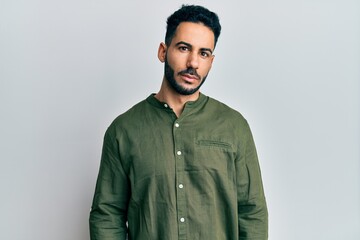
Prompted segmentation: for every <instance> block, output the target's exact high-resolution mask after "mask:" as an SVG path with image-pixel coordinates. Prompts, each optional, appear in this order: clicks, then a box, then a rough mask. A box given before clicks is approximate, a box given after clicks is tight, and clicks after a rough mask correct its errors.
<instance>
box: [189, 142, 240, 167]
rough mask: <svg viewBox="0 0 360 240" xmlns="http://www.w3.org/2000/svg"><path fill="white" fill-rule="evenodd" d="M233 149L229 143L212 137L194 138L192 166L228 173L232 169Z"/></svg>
mask: <svg viewBox="0 0 360 240" xmlns="http://www.w3.org/2000/svg"><path fill="white" fill-rule="evenodd" d="M233 159H234V150H233V147H232V145H231V144H230V143H227V142H224V141H218V140H212V139H196V140H195V142H194V159H193V162H192V163H191V165H192V167H193V168H195V169H198V170H207V171H216V172H219V173H225V174H229V171H231V169H234V161H233Z"/></svg>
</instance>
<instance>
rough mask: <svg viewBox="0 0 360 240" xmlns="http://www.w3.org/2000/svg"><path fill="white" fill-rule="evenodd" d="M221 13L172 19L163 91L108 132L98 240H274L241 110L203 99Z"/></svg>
mask: <svg viewBox="0 0 360 240" xmlns="http://www.w3.org/2000/svg"><path fill="white" fill-rule="evenodd" d="M220 30H221V26H220V23H219V19H218V17H217V15H216V14H215V13H213V12H210V11H209V10H207V9H206V8H203V7H201V6H182V7H181V8H180V9H179V10H178V11H176V12H175V13H173V14H172V15H171V16H170V17H169V18H168V20H167V31H166V36H165V43H161V44H160V46H159V50H158V58H159V60H160V61H161V62H163V63H164V68H165V70H164V77H163V81H162V85H161V88H160V91H159V92H158V93H157V94H152V95H150V96H149V97H148V98H147V99H146V100H144V101H142V102H140V103H138V104H137V105H135V106H134V107H132V108H131V109H130V110H128V111H127V112H125V113H124V114H122V115H120V116H119V117H118V118H116V119H115V120H114V122H113V123H112V124H111V125H110V126H109V128H108V130H107V131H106V133H105V137H104V145H103V153H102V159H101V165H100V171H99V176H98V180H97V185H96V190H95V195H94V200H93V205H92V210H91V213H90V233H91V239H92V240H110V239H111V240H115V239H117V240H125V239H126V238H127V237H128V239H131V240H150V239H152V240H176V239H188V240H197V239H201V240H212V239H213V240H222V239H223V240H232V239H234V240H235V239H248V240H250V239H251V240H255V239H256V240H263V239H267V208H266V202H265V197H264V192H263V187H262V180H261V174H260V168H259V164H258V160H257V155H256V150H255V146H254V142H253V138H252V135H251V132H250V129H249V126H248V124H247V122H246V120H245V119H244V118H243V117H242V116H241V115H240V114H239V113H238V112H236V111H235V110H232V109H231V108H229V107H227V106H226V105H224V104H222V103H220V102H218V101H216V100H214V99H212V98H209V97H207V96H205V95H204V94H202V93H200V91H199V89H200V86H201V85H202V84H203V83H204V81H205V79H206V76H207V74H208V73H209V71H210V69H211V65H212V62H213V60H214V55H213V51H214V48H215V45H216V42H217V39H218V37H219V35H220Z"/></svg>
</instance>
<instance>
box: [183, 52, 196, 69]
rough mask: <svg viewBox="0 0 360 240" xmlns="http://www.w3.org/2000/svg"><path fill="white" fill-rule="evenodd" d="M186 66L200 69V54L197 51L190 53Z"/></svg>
mask: <svg viewBox="0 0 360 240" xmlns="http://www.w3.org/2000/svg"><path fill="white" fill-rule="evenodd" d="M186 66H187V67H188V68H194V69H198V68H199V56H198V54H196V53H195V52H191V53H189V56H188V59H187V64H186Z"/></svg>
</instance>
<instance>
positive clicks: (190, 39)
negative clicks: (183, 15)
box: [171, 22, 215, 49]
mask: <svg viewBox="0 0 360 240" xmlns="http://www.w3.org/2000/svg"><path fill="white" fill-rule="evenodd" d="M180 41H183V42H186V43H189V44H191V45H192V46H194V47H199V48H210V49H214V47H215V36H214V33H213V31H212V30H211V29H210V28H209V27H207V26H205V25H204V24H202V23H193V22H182V23H180V24H179V26H178V27H177V29H176V32H175V35H174V38H173V39H172V41H171V45H174V44H176V43H178V42H180Z"/></svg>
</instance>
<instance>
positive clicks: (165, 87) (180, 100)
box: [155, 78, 200, 117]
mask: <svg viewBox="0 0 360 240" xmlns="http://www.w3.org/2000/svg"><path fill="white" fill-rule="evenodd" d="M199 95H200V92H199V91H196V92H195V93H193V94H191V95H181V94H179V93H177V92H176V91H175V90H174V89H173V88H171V87H170V86H169V84H168V82H167V80H166V79H165V78H164V79H163V82H162V84H161V88H160V91H159V92H158V93H157V94H156V95H155V97H156V98H157V99H158V100H159V101H161V102H166V103H167V104H168V105H169V106H170V107H171V108H172V109H173V111H174V112H175V114H176V116H177V117H179V116H180V115H181V113H182V112H183V110H184V106H185V104H186V103H187V102H189V101H196V100H197V99H198V98H199Z"/></svg>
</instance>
